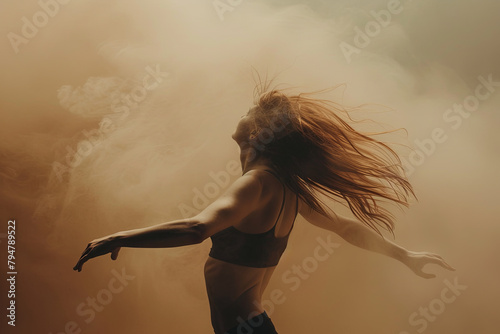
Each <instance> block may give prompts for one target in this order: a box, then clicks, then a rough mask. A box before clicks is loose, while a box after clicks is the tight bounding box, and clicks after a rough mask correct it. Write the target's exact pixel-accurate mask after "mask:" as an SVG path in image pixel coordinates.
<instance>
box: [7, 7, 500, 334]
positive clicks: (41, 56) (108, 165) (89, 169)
mask: <svg viewBox="0 0 500 334" xmlns="http://www.w3.org/2000/svg"><path fill="white" fill-rule="evenodd" d="M40 13H42V14H40ZM43 13H46V14H43ZM495 13H498V4H497V3H496V2H493V1H486V0H483V1H475V2H468V1H452V0H446V1H440V2H430V1H400V2H398V1H367V0H358V1H347V0H342V1H331V2H328V1H320V0H318V1H292V0H290V1H285V0H281V1H277V0H276V1H225V0H221V1H194V0H190V1H161V2H160V1H153V0H146V1H130V0H129V1H120V2H98V1H85V2H83V1H70V2H68V3H65V2H64V1H60V2H56V1H49V0H47V1H40V2H33V1H32V2H28V1H22V2H18V3H16V4H10V7H9V8H8V10H7V9H6V10H3V11H2V13H1V14H0V17H1V22H2V28H3V29H2V31H4V33H5V36H6V37H7V38H5V39H4V41H3V44H2V59H3V61H2V65H1V66H2V74H3V75H2V80H1V81H0V85H1V86H0V101H1V102H0V106H1V109H2V112H1V113H0V122H1V124H2V131H1V133H0V157H1V160H0V182H1V183H0V184H1V188H0V198H1V202H0V207H1V214H2V222H3V224H5V226H6V224H7V221H8V220H9V219H15V220H16V225H17V231H16V240H17V244H16V254H17V258H16V261H17V266H18V272H19V275H18V277H17V289H18V290H17V294H16V303H17V305H18V309H17V316H18V318H17V326H18V329H19V330H20V331H21V332H34V331H37V332H41V333H60V332H63V333H70V332H72V329H71V328H73V330H75V332H77V331H76V329H75V328H78V329H80V330H81V331H82V333H103V332H112V333H137V332H149V333H160V332H165V331H168V332H172V333H188V332H189V333H190V332H196V333H201V332H208V331H210V317H209V308H208V301H207V298H206V294H205V290H204V281H203V263H204V260H205V259H206V256H207V254H208V250H209V248H210V241H207V242H205V243H203V244H202V245H198V246H189V247H181V248H176V249H160V250H158V249H154V250H149V249H148V250H146V249H123V250H122V251H121V253H120V256H119V258H118V260H117V261H116V262H111V260H110V259H109V258H107V257H106V258H99V259H95V260H92V261H90V262H89V263H87V264H86V265H85V266H84V270H83V272H82V273H80V274H76V273H75V272H73V271H72V270H71V268H72V267H73V265H74V264H75V263H76V261H77V259H78V257H79V255H80V253H81V252H82V251H83V249H84V247H85V245H86V243H88V242H89V241H90V240H92V239H95V238H98V237H101V236H104V235H107V234H111V233H114V232H116V231H119V230H127V229H132V228H139V227H145V226H149V225H153V224H156V223H160V222H164V221H169V220H173V219H179V218H182V217H184V216H186V215H189V214H191V213H196V212H199V210H201V209H202V208H203V207H204V206H205V205H207V204H208V203H209V202H210V201H212V200H213V199H214V198H216V197H217V196H218V195H219V194H221V193H222V191H223V190H224V189H225V188H226V187H227V185H228V183H229V180H234V179H236V177H237V176H238V175H239V170H238V165H237V162H238V149H237V146H236V144H235V143H234V142H233V141H232V140H231V136H230V135H231V133H232V132H233V131H234V128H235V126H236V123H237V121H238V120H239V118H240V116H241V115H243V114H244V113H246V112H247V110H248V109H249V108H250V107H251V106H252V103H253V88H254V81H253V80H254V78H255V73H259V74H260V75H262V76H263V77H265V76H266V74H267V75H268V77H269V78H271V77H276V83H279V84H280V87H291V88H293V90H294V91H295V92H301V91H313V90H318V89H323V88H328V87H333V86H337V85H341V86H340V88H338V89H336V90H334V91H332V92H330V93H326V94H325V95H324V96H325V97H326V98H331V99H333V100H335V101H337V102H339V103H344V104H346V105H351V106H352V105H359V104H364V103H369V104H370V105H369V107H367V108H366V109H365V111H364V112H361V113H359V114H357V115H355V116H356V118H369V119H373V120H375V121H376V122H378V123H380V124H383V125H382V126H384V127H386V128H388V129H394V128H406V129H407V130H408V136H407V137H406V135H405V134H404V133H399V134H398V135H396V137H391V141H393V142H399V143H401V144H404V145H409V146H412V150H408V149H405V148H404V147H402V146H401V147H399V148H397V149H398V150H399V151H398V152H400V153H401V156H402V158H403V159H404V162H405V166H406V168H407V172H408V174H409V177H410V181H412V183H413V184H414V186H415V189H416V191H417V196H418V197H419V201H418V202H415V203H414V204H413V205H412V206H411V207H410V209H409V210H406V211H404V212H397V213H396V215H397V217H398V225H397V229H396V236H397V238H396V242H397V243H399V244H401V245H402V246H404V247H407V248H408V249H411V250H422V251H431V252H436V253H438V254H440V255H442V256H443V257H444V258H445V259H446V260H447V261H448V262H449V263H450V264H452V265H453V266H454V267H456V268H457V271H456V272H453V273H450V272H446V271H444V270H442V269H441V268H438V267H433V266H429V268H427V270H428V271H432V272H434V273H436V274H437V275H438V277H437V278H436V279H434V280H423V279H421V278H418V277H416V276H414V275H413V274H412V273H411V272H410V271H409V270H408V269H406V268H405V267H404V266H403V265H402V264H400V263H399V262H396V261H394V260H392V259H388V258H384V257H382V256H380V255H376V254H370V253H368V252H366V251H363V250H359V249H357V248H355V247H352V246H350V245H349V244H347V243H345V242H344V241H342V240H341V239H340V238H338V237H337V236H335V235H333V236H331V240H333V241H332V242H335V243H338V244H339V245H340V246H339V247H337V248H335V250H334V251H333V252H332V253H331V254H330V256H329V257H328V258H327V259H326V260H324V261H320V260H318V259H315V258H314V254H315V252H314V250H315V248H316V247H318V245H321V244H322V243H321V242H320V241H318V238H321V240H323V243H324V242H326V241H324V240H326V238H327V235H328V233H327V232H325V231H321V230H319V229H317V228H314V227H312V226H310V225H309V224H307V223H306V222H305V221H304V220H303V219H302V218H300V217H299V218H298V222H297V224H296V225H295V228H294V231H293V233H292V236H291V239H290V242H289V248H288V249H287V251H286V253H285V255H284V257H283V259H282V262H281V263H280V265H279V266H278V268H277V270H276V273H275V275H274V277H273V279H272V281H271V283H270V286H269V288H268V290H267V291H266V293H265V295H264V299H266V300H268V303H267V304H266V306H267V307H268V310H269V311H272V312H269V313H272V318H273V321H274V322H275V324H276V326H277V328H278V330H279V331H280V332H283V333H290V334H293V333H310V332H326V333H337V332H338V333H357V332H359V333H363V332H370V333H397V334H402V333H416V332H419V333H420V332H423V331H425V332H426V333H443V332H454V333H470V332H472V331H474V332H478V333H493V332H494V330H495V327H494V324H495V323H494V310H496V309H498V301H497V298H498V297H500V295H499V292H500V291H499V289H498V288H497V287H496V282H497V281H498V276H499V271H498V269H497V268H496V267H494V266H493V264H494V263H495V262H494V261H496V260H495V259H494V258H493V254H496V253H497V252H498V250H499V248H498V245H497V244H498V243H497V242H496V240H495V237H496V235H497V234H498V233H497V232H498V231H499V229H498V226H497V224H496V223H498V218H497V217H498V214H499V212H498V206H497V205H496V203H495V201H496V200H497V198H498V197H497V196H496V192H497V189H498V186H500V183H499V178H498V177H497V175H496V172H497V170H498V165H499V162H500V159H499V156H498V154H497V152H498V143H499V140H498V135H497V131H496V129H495V126H496V125H497V124H499V116H498V113H496V109H498V106H499V103H500V97H499V96H500V83H499V82H500V67H499V65H498V61H497V59H498V56H500V54H499V53H500V48H499V46H498V44H497V42H496V40H497V38H496V37H497V36H496V35H495V32H497V31H498V28H499V25H498V22H499V21H498V17H496V16H497V15H498V14H495ZM379 111H383V112H379ZM337 209H338V210H339V211H344V212H345V208H342V207H340V206H339V207H338V208H337ZM4 231H7V228H6V227H5V229H4V228H2V230H1V233H3V234H0V237H1V238H0V241H1V244H2V248H4V246H5V245H6V234H5V233H6V232H4ZM314 264H316V265H314ZM297 267H299V268H302V269H301V270H302V272H301V274H299V272H298V271H297V269H296V268H297ZM294 268H295V269H294ZM306 269H307V270H306ZM113 270H114V271H113ZM123 270H124V272H125V273H126V275H125V276H124V275H123ZM117 273H118V274H117ZM116 275H122V276H120V277H121V278H122V279H121V280H114V281H113V278H116V277H117V276H116ZM127 275H128V276H127ZM123 277H129V279H128V280H127V279H126V278H123ZM131 277H133V278H131ZM455 279H457V280H458V282H459V285H460V286H466V287H467V288H465V289H462V290H460V289H458V290H457V289H456V293H454V292H450V291H452V289H450V288H449V284H454V280H455ZM111 282H113V283H111ZM116 282H121V284H122V285H121V286H120V287H122V288H123V289H119V287H118V285H119V284H118V283H116ZM446 282H448V283H446ZM444 289H448V290H446V291H448V292H444V293H443V291H444ZM118 290H119V292H118ZM2 291H4V290H3V289H2ZM273 291H275V294H274V295H273V293H272V292H273ZM276 291H278V292H276ZM279 292H281V294H280V293H279ZM276 293H278V295H279V296H280V297H279V298H277V297H276V296H278V295H277V294H276ZM273 296H274V297H273ZM443 296H445V297H443ZM486 296H490V297H489V298H487V297H486ZM491 296H493V297H494V298H491ZM452 297H455V298H454V299H453V298H452ZM3 298H4V301H5V300H6V298H5V297H3ZM273 298H274V299H273ZM443 298H444V299H443ZM451 299H453V301H451ZM92 300H94V303H95V304H92ZM424 308H425V309H428V311H427V312H428V315H425V314H424V311H422V310H423V309H424ZM415 313H416V315H415ZM27 319H30V321H29V322H28V321H27ZM4 320H5V319H4ZM4 324H5V323H4V322H3V323H2V326H3V325H4ZM9 330H12V328H9Z"/></svg>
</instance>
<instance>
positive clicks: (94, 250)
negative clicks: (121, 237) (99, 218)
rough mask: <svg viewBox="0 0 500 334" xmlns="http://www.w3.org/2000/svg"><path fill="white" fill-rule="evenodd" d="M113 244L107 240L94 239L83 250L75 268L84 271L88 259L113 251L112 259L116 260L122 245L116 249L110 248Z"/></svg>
mask: <svg viewBox="0 0 500 334" xmlns="http://www.w3.org/2000/svg"><path fill="white" fill-rule="evenodd" d="M110 246H111V244H110V243H109V242H108V241H107V240H94V241H92V242H90V243H89V244H88V245H87V248H85V250H84V251H83V253H82V255H81V256H80V259H79V260H78V262H77V263H76V265H75V266H74V267H73V270H78V271H79V272H80V271H82V267H83V264H84V263H85V262H87V261H88V260H90V259H92V258H94V257H97V256H101V255H105V254H107V253H111V259H113V260H116V259H117V258H118V253H119V252H120V247H118V248H115V249H110Z"/></svg>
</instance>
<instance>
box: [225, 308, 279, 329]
mask: <svg viewBox="0 0 500 334" xmlns="http://www.w3.org/2000/svg"><path fill="white" fill-rule="evenodd" d="M224 334H278V332H276V329H275V328H274V325H273V322H272V321H271V318H269V316H268V315H267V313H266V312H265V311H264V313H261V314H259V315H257V316H255V317H253V318H250V319H248V320H247V321H245V322H242V323H240V324H239V325H238V326H235V327H233V328H231V329H230V330H228V331H227V332H226V333H224Z"/></svg>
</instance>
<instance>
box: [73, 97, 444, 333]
mask: <svg viewBox="0 0 500 334" xmlns="http://www.w3.org/2000/svg"><path fill="white" fill-rule="evenodd" d="M255 104H256V105H255V107H253V108H252V109H250V111H249V112H248V113H247V114H246V115H244V116H243V117H242V119H241V121H240V122H239V123H238V126H237V129H236V131H235V133H234V134H233V139H234V140H235V141H236V142H237V143H238V145H239V146H240V149H241V153H240V160H241V165H242V172H243V173H242V176H241V177H240V178H238V179H237V180H236V181H235V182H234V184H232V185H231V186H230V188H229V189H228V190H227V191H226V192H225V194H224V195H222V196H221V197H220V198H218V199H217V200H216V201H214V202H213V203H212V204H211V205H209V206H208V207H207V208H206V209H205V210H203V211H202V212H201V213H199V214H198V215H196V216H194V217H192V218H188V219H180V220H175V221H171V222H168V223H164V224H160V225H156V226H151V227H147V228H142V229H137V230H131V231H124V232H118V233H116V234H113V235H110V236H107V237H104V238H101V239H96V240H94V241H92V242H91V243H89V244H88V246H87V248H86V249H85V251H84V252H83V254H82V256H81V257H80V259H79V261H78V263H77V264H76V266H75V267H74V269H75V270H78V271H81V270H82V266H83V264H84V263H85V262H86V261H88V260H89V259H91V258H94V257H97V256H100V255H104V254H107V253H111V258H112V259H113V260H115V259H116V258H117V256H118V252H119V250H120V248H121V247H176V246H184V245H190V244H197V243H201V242H202V241H204V240H205V239H207V238H209V237H210V238H211V239H212V243H213V246H212V249H211V251H210V256H209V258H208V260H207V262H206V265H205V280H206V288H207V293H208V297H209V302H210V311H211V319H212V325H213V328H214V330H215V333H217V334H222V333H229V334H234V333H248V332H251V333H254V334H258V333H277V332H276V330H275V327H274V325H273V323H272V322H271V320H270V318H269V317H268V315H267V314H266V312H265V311H264V309H263V307H262V306H261V298H262V294H263V292H264V290H265V289H266V286H267V284H268V282H269V280H270V278H271V275H272V274H273V271H274V269H275V268H276V265H277V264H278V262H279V259H280V257H281V255H282V253H283V251H284V250H285V248H286V245H287V241H288V236H289V235H290V232H291V230H292V228H293V224H294V221H295V218H296V216H297V214H300V215H301V216H302V217H303V218H305V220H307V221H308V222H310V223H311V224H314V225H316V226H319V227H322V228H324V229H326V230H329V231H333V232H335V233H337V234H338V235H339V236H341V237H342V238H344V239H345V240H346V241H348V242H350V243H351V244H353V245H356V246H359V247H362V248H364V249H367V250H370V251H373V252H378V253H381V254H384V255H387V256H390V257H392V258H394V259H396V260H398V261H401V262H402V263H404V264H405V265H407V266H408V267H409V268H410V269H411V270H413V271H414V272H415V273H416V274H417V275H419V276H422V277H424V278H430V277H434V275H431V274H428V273H425V272H423V271H422V268H423V266H424V265H426V264H428V263H434V264H438V265H441V266H443V267H444V268H447V269H450V270H454V269H453V268H452V267H451V266H449V265H448V264H447V263H446V262H445V261H444V260H443V259H442V258H441V257H440V256H438V255H436V254H430V253H423V252H421V253H417V252H412V251H408V250H406V249H404V248H402V247H400V246H398V245H396V244H394V243H392V242H390V241H388V240H386V239H385V238H383V237H382V235H381V234H380V231H379V228H384V229H386V230H388V231H390V232H392V230H393V228H394V222H393V217H392V216H391V214H390V212H388V211H387V210H386V209H384V208H382V207H380V206H379V205H378V200H380V199H385V200H389V201H392V202H394V203H396V204H399V205H404V206H408V197H409V196H410V195H413V196H414V193H413V189H412V186H411V184H410V183H409V182H408V181H407V179H406V178H405V176H404V173H403V172H402V170H403V169H402V167H401V161H400V160H399V158H398V156H397V155H396V153H395V152H394V151H393V150H392V149H390V148H389V147H388V146H386V145H385V144H383V143H381V142H379V141H377V140H375V139H373V138H371V137H368V136H366V135H363V134H361V133H359V132H357V131H355V130H354V129H353V128H352V127H351V126H349V125H348V124H347V123H346V122H345V121H343V120H342V119H341V118H340V117H339V116H338V115H337V114H336V112H342V111H343V110H342V109H341V108H340V107H339V106H337V105H336V104H334V103H332V102H329V101H325V100H318V99H313V98H311V97H310V96H309V95H307V94H299V95H296V96H287V95H285V94H284V93H283V92H281V91H279V90H271V91H268V92H267V93H262V94H259V95H258V98H257V101H256V103H255ZM319 194H323V195H327V196H328V197H330V198H332V199H341V200H343V201H344V202H346V203H347V204H348V205H349V207H350V209H351V211H352V213H353V214H354V216H355V218H347V217H342V216H339V215H337V214H335V213H333V212H331V210H329V212H327V209H328V208H327V207H326V206H325V205H324V204H322V202H321V200H320V199H319V196H318V195H319Z"/></svg>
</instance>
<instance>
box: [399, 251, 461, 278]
mask: <svg viewBox="0 0 500 334" xmlns="http://www.w3.org/2000/svg"><path fill="white" fill-rule="evenodd" d="M403 263H404V264H406V265H407V266H408V267H409V268H410V269H411V270H413V272H414V273H415V274H417V275H418V276H420V277H423V278H434V277H436V275H434V274H428V273H426V272H424V271H423V270H422V269H423V268H424V266H425V265H426V264H429V263H433V264H437V265H440V266H441V267H443V268H446V269H448V270H452V271H455V268H453V267H452V266H450V265H449V264H448V263H446V261H445V260H443V258H442V257H441V256H439V255H437V254H433V253H427V252H412V251H407V253H406V257H405V258H404V259H403Z"/></svg>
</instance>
